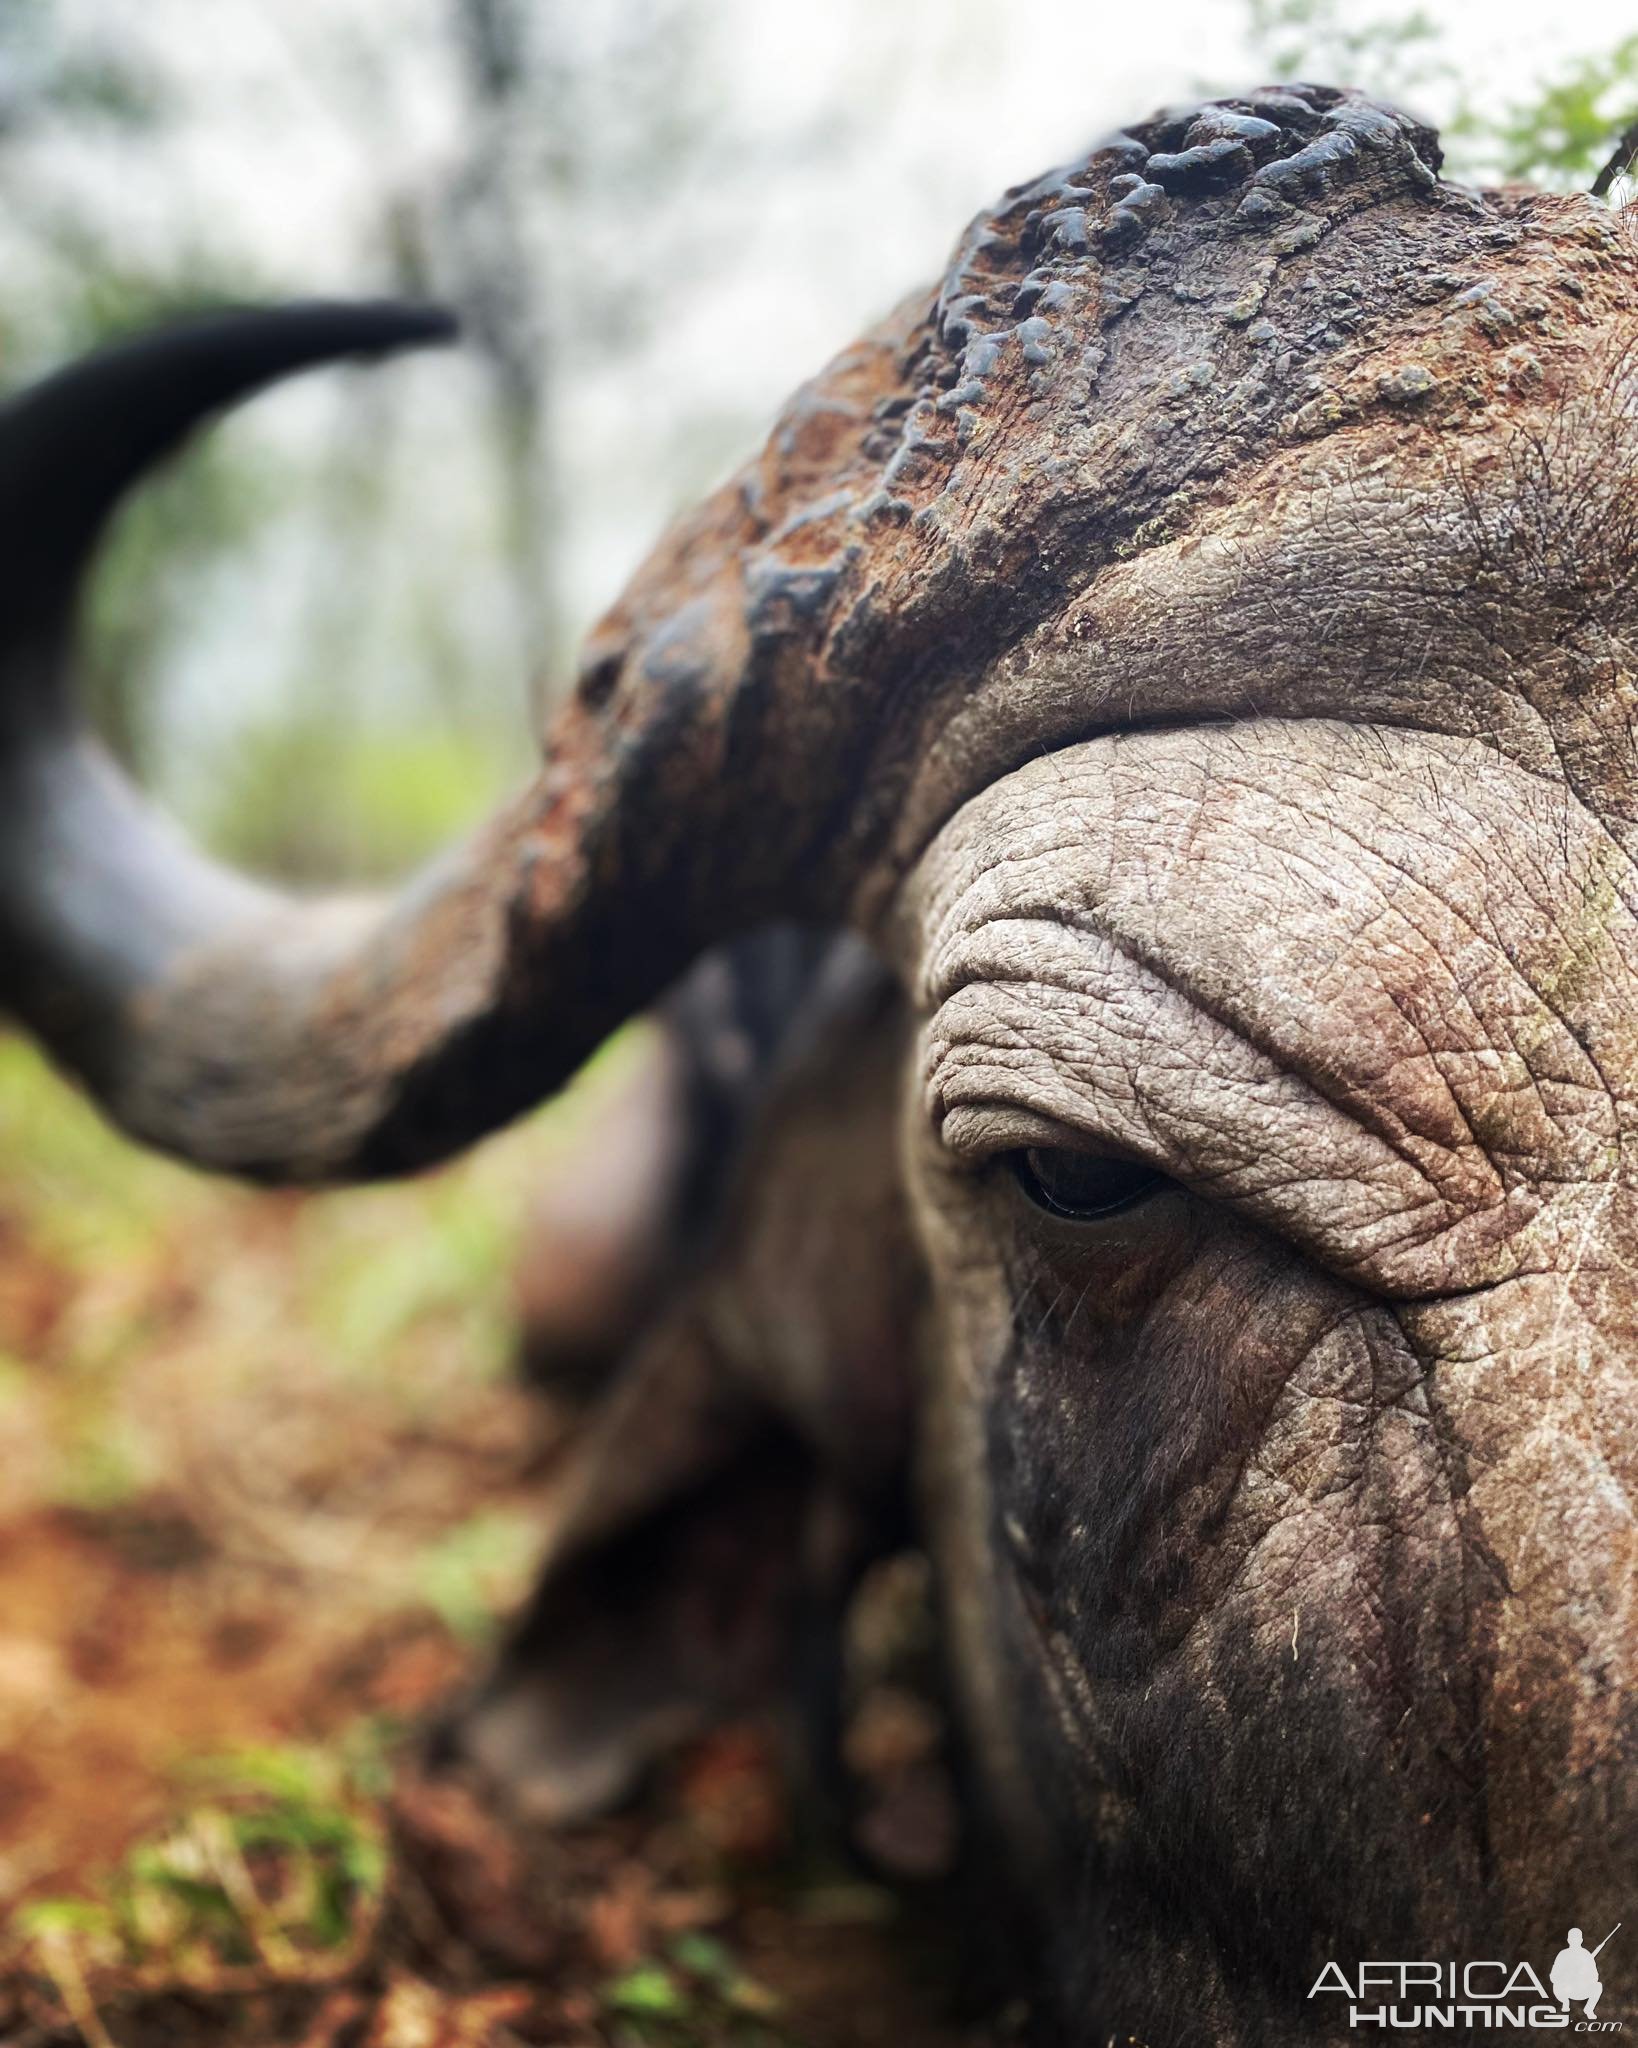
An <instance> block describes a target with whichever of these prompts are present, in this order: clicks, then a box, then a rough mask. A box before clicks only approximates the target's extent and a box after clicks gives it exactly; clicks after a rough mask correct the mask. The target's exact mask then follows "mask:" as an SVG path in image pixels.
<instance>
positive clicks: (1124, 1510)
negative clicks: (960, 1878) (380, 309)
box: [898, 376, 1638, 2040]
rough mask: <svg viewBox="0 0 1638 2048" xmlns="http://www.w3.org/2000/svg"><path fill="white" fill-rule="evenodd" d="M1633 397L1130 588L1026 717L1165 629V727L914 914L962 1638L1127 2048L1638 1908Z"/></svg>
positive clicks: (1117, 586)
mask: <svg viewBox="0 0 1638 2048" xmlns="http://www.w3.org/2000/svg"><path fill="white" fill-rule="evenodd" d="M1597 392H1598V407H1600V408H1603V409H1595V410H1591V411H1589V412H1588V413H1583V414H1581V415H1580V417H1579V419H1578V420H1577V421H1576V422H1575V424H1573V426H1565V427H1564V432H1565V435H1566V439H1567V440H1568V441H1569V442H1570V443H1572V444H1573V445H1575V446H1577V447H1579V448H1582V449H1585V448H1586V447H1587V446H1588V445H1589V444H1590V443H1592V442H1596V441H1601V442H1602V444H1603V445H1604V446H1605V447H1606V449H1607V450H1608V452H1609V457H1610V460H1609V461H1608V463H1607V464H1606V465H1604V466H1603V467H1602V469H1601V471H1600V473H1599V475H1598V477H1597V478H1596V479H1595V480H1593V481H1592V482H1591V483H1590V484H1589V482H1588V479H1587V477H1586V476H1585V474H1584V473H1582V472H1580V471H1579V470H1578V469H1575V468H1572V470H1571V473H1570V474H1569V475H1566V476H1562V477H1561V476H1554V475H1552V474H1551V473H1548V474H1538V473H1536V472H1535V471H1534V470H1533V469H1530V468H1527V467H1525V466H1524V465H1523V464H1522V463H1521V462H1520V461H1518V460H1514V461H1511V462H1501V463H1489V464H1487V463H1486V462H1485V459H1484V458H1485V455H1486V454H1487V452H1488V451H1487V450H1486V449H1484V447H1483V446H1482V445H1468V446H1460V445H1459V446H1457V447H1454V448H1442V449H1438V450H1436V452H1434V453H1433V454H1432V455H1430V456H1422V455H1420V454H1416V455H1412V456H1410V457H1409V459H1404V458H1401V459H1399V460H1390V461H1388V462H1386V463H1384V462H1383V460H1382V455H1381V451H1380V449H1379V448H1374V447H1373V446H1372V444H1371V442H1370V441H1369V439H1366V438H1363V437H1362V439H1361V441H1360V443H1359V444H1358V456H1357V459H1356V460H1354V461H1353V462H1347V461H1339V459H1338V457H1337V455H1336V453H1335V452H1334V451H1333V452H1332V453H1331V454H1330V455H1329V456H1328V458H1327V459H1325V460H1324V461H1321V460H1318V459H1314V458H1310V459H1308V460H1306V461H1299V462H1297V463H1295V464H1286V465H1281V466H1280V467H1279V468H1277V469H1276V471H1275V473H1274V474H1273V475H1271V476H1267V477H1263V478H1254V479H1248V480H1247V484H1246V487H1245V489H1244V491H1243V493H1242V494H1241V495H1240V496H1239V497H1238V498H1237V500H1236V503H1235V504H1234V506H1233V507H1232V508H1230V509H1227V510H1226V511H1225V512H1224V513H1223V514H1222V515H1221V516H1220V517H1218V518H1216V519H1211V518H1208V519H1206V520H1204V521H1202V522H1201V523H1200V524H1199V525H1197V526H1196V527H1194V528H1193V529H1192V530H1191V532H1190V534H1189V536H1188V538H1187V539H1186V540H1184V541H1181V542H1179V543H1176V544H1173V545H1171V546H1169V547H1165V548H1161V549H1159V550H1156V551H1153V552H1152V553H1150V554H1149V555H1147V556H1146V557H1145V558H1144V560H1143V561H1142V563H1141V564H1139V565H1135V566H1132V567H1116V568H1114V569H1112V570H1110V571H1109V572H1108V573H1107V575H1106V578H1105V579H1104V584H1103V587H1100V585H1099V584H1097V583H1094V585H1093V586H1092V589H1091V591H1090V592H1088V593H1087V594H1086V596H1085V597H1084V598H1083V599H1082V600H1081V601H1080V602H1079V603H1078V604H1077V605H1076V606H1075V607H1073V608H1072V609H1071V611H1070V612H1069V613H1068V614H1067V615H1066V616H1065V617H1064V618H1063V619H1061V620H1059V621H1058V622H1056V623H1055V624H1054V625H1053V626H1052V627H1051V628H1050V629H1047V630H1045V631H1043V632H1042V633H1040V634H1039V635H1037V636H1036V639H1035V642H1034V645H1033V647H1032V649H1031V657H1032V659H1031V667H1030V669H1029V671H1028V672H1027V674H1026V675H1024V677H1023V679H1022V680H1020V676H1019V673H1018V671H1017V670H1015V671H1014V672H1013V673H1012V674H1010V675H1008V676H1006V677H999V676H998V677H997V678H996V688H997V693H998V694H999V690H1000V689H1001V688H1003V687H1015V688H1016V687H1022V688H1024V689H1026V690H1027V689H1031V688H1034V689H1036V690H1038V691H1040V692H1042V693H1043V694H1045V693H1046V692H1047V691H1049V690H1051V689H1054V688H1056V687H1059V686H1061V679H1062V677H1063V676H1064V675H1065V674H1066V673H1070V672H1073V670H1074V669H1075V667H1076V665H1077V664H1079V663H1085V664H1086V667H1087V669H1088V670H1089V671H1091V672H1092V674H1093V680H1092V682H1091V684H1090V688H1091V689H1092V690H1093V691H1095V692H1096V693H1097V695H1099V696H1100V697H1106V698H1112V699H1116V700H1119V699H1120V698H1121V697H1122V696H1123V695H1124V693H1125V692H1126V691H1128V690H1136V691H1141V690H1142V689H1143V688H1144V686H1145V684H1146V683H1148V682H1149V680H1150V679H1151V678H1154V677H1156V675H1157V671H1158V670H1159V669H1160V668H1161V666H1162V664H1163V663H1164V661H1165V659H1166V656H1167V654H1168V653H1169V652H1174V653H1175V655H1176V657H1177V660H1176V667H1175V669H1174V670H1173V671H1172V672H1171V674H1170V676H1169V677H1168V678H1166V681H1167V684H1168V696H1167V701H1166V707H1165V720H1164V723H1163V724H1161V725H1159V726H1158V727H1157V729H1154V730H1146V731H1135V732H1133V731H1128V732H1119V731H1116V732H1112V733H1107V734H1105V735H1104V736H1102V737H1095V738H1089V739H1086V740H1085V741H1083V742H1081V743H1078V744H1068V745H1063V746H1057V747H1054V748H1053V749H1052V750H1051V751H1049V752H1047V753H1045V754H1044V755H1043V756H1042V757H1041V758H1039V759H1037V760H1034V761H1031V762H1029V763H1028V764H1027V765H1025V766H1023V767H1019V768H1017V769H1014V770H1012V771H1011V772H1010V773H1005V774H1002V775H1001V776H999V777H998V778H997V779H996V780H995V781H993V782H992V783H990V784H989V785H988V786H987V787H986V788H984V789H983V790H982V791H981V792H980V793H979V794H977V795H976V796H974V797H972V798H971V799H970V800H969V801H968V802H967V803H966V804H965V805H964V806H963V807H962V808H960V809H959V810H958V811H957V812H956V814H955V815H954V816H953V817H952V818H951V820H950V821H949V823H948V824H947V825H945V827H944V828H943V830H942V831H941V832H940V833H939V834H938V836H937V837H936V838H935V839H934V841H933V842H932V844H931V846H930V847H929V849H928V851H927V852H926V854H925V855H924V856H923V858H922V859H921V861H920V863H919V866H918V867H917V869H916V872H915V874H914V876H913V878H912V880H911V882H910V884H909V885H908V887H907V890H906V893H905V899H904V902H903V904H902V905H901V909H900V922H899V928H898V945H899V949H900V954H901V957H902V958H903V960H904V961H905V963H906V972H907V977H908V978H909V979H910V980H911V982H912V985H913V986H914V988H915V990H916V995H917V1009H918V1012H919V1016H920V1049H919V1054H918V1057H917V1061H916V1067H915V1071H914V1074H913V1079H912V1085H911V1087H910V1089H909V1091H908V1100H907V1105H906V1122H907V1143H908V1150H909V1158H910V1169H909V1170H910V1173H911V1177H912V1182H913V1187H914V1192H915V1198H916V1204H917V1208H918V1211H919V1214H920V1216H921V1219H922V1224H921V1229H922V1238H923V1242H924V1244H925V1246H926V1252H927V1257H928V1260H929V1263H930V1266H931V1270H932V1275H933V1282H932V1284H933V1292H934V1296H935V1299H936V1300H937V1302H938V1303H939V1306H940V1326H939V1340H938V1344H937V1347H936V1354H937V1381H938V1388H939V1392H938V1396H937V1407H938V1415H939V1425H938V1426H939V1431H940V1437H941V1451H940V1455H939V1459H938V1465H937V1475H936V1483H935V1488H934V1495H935V1514H936V1519H937V1522H938V1525H939V1526H940V1528H941V1529H942V1531H943V1540H944V1543H945V1545H946V1549H947V1552H948V1554H949V1556H950V1558H951V1560H952V1562H951V1566H950V1568H949V1570H948V1571H947V1580H948V1582H949V1583H950V1584H951V1586H952V1587H953V1588H954V1589H955V1590H954V1593H953V1597H952V1609H953V1613H954V1618H955V1626H956V1628H957V1631H958V1640H959V1642H960V1646H961V1647H960V1651H959V1655H958V1663H959V1665H960V1667H961V1668H962V1669H963V1670H965V1671H966V1672H967V1673H969V1674H977V1680H976V1682H972V1683H970V1684H969V1707H970V1713H971V1717H972V1719H973V1721H974V1723H975V1725H976V1726H977V1727H978V1728H979V1729H980V1731H981V1742H982V1746H983V1748H984V1751H985V1754H986V1756H987V1758H988V1760H989V1763H990V1767H991V1771H992V1774H993V1777H994V1781H995V1783H996V1784H997V1786H998V1788H999V1792H998V1796H999V1801H1000V1804H1001V1806H1002V1808H1003V1810H1004V1811H1005V1812H1006V1813H1007V1814H1008V1815H1009V1816H1010V1818H1011V1820H1012V1823H1013V1834H1014V1839H1015V1840H1016V1842H1017V1844H1018V1847H1019V1850H1020V1853H1021V1855H1022V1857H1023V1859H1024V1862H1025V1865H1026V1867H1027V1868H1028V1869H1029V1870H1030V1872H1031V1875H1032V1884H1033V1889H1034V1891H1035V1893H1036V1895H1037V1896H1038V1897H1040V1898H1041V1899H1043V1900H1046V1901H1048V1902H1049V1908H1048V1914H1047V1918H1048V1921H1049V1923H1050V1924H1049V1934H1050V1937H1051V1939H1052V1940H1053V1942H1054V1943H1055V1950H1056V1958H1057V1962H1056V1969H1055V1977H1056V1981H1057V1982H1058V1983H1059V1984H1060V1985H1061V1986H1063V1987H1064V1992H1065V1997H1066V2000H1067V2010H1068V2012H1069V2013H1070V2014H1071V2015H1073V2016H1074V2024H1075V2026H1076V2027H1078V2028H1084V2029H1085V2031H1086V2033H1087V2036H1088V2038H1096V2039H1101V2038H1102V2037H1103V2030H1104V2023H1105V2021H1107V2022H1108V2024H1109V2026H1111V2027H1114V2026H1117V2025H1118V2026H1119V2027H1120V2029H1121V2030H1122V2031H1124V2030H1125V2029H1126V2028H1127V2027H1129V2026H1130V2027H1132V2028H1134V2029H1135V2030H1136V2031H1137V2032H1138V2033H1139V2035H1140V2037H1141V2038H1143V2039H1147V2040H1173V2039H1176V2040H1184V2039H1217V2038H1225V2039H1234V2040H1239V2039H1264V2038H1271V2037H1277V2038H1285V2037H1286V2030H1287V2029H1289V2034H1290V2038H1292V2039H1313V2038H1317V2037H1320V2036H1321V2035H1322V2034H1323V2024H1322V2023H1323V2022H1325V2021H1327V2020H1331V2019H1334V2018H1336V2013H1335V2010H1334V2002H1333V2010H1332V2011H1330V2012H1327V2010H1326V2009H1325V2008H1324V2006H1323V2005H1322V2006H1321V2007H1320V2008H1319V2009H1318V2010H1316V2009H1315V2008H1314V2007H1313V2006H1312V2005H1309V2004H1307V2002H1306V1993H1307V1992H1308V1990H1309V1988H1310V1987H1311V1986H1312V1985H1313V1984H1314V1982H1315V1980H1316V1978H1317V1977H1318V1976H1319V1974H1320V1972H1321V1971H1322V1969H1323V1968H1324V1965H1325V1963H1326V1962H1327V1960H1329V1959H1333V1958H1340V1959H1342V1961H1343V1964H1344V1966H1345V1967H1346V1968H1350V1969H1351V1967H1352V1965H1353V1964H1354V1963H1355V1962H1356V1961H1358V1960H1360V1959H1363V1958H1367V1957H1385V1956H1395V1957H1402V1956H1413V1957H1423V1956H1430V1957H1448V1958H1452V1959H1459V1958H1463V1957H1469V1956H1493V1955H1513V1956H1526V1957H1528V1956H1536V1957H1538V1958H1539V1957H1540V1955H1541V1952H1542V1951H1543V1950H1544V1949H1545V1948H1546V1946H1547V1944H1548V1943H1549V1942H1556V1940H1557V1939H1558V1937H1559V1936H1560V1934H1561V1930H1562V1929H1563V1928H1564V1927H1565V1926H1568V1925H1570V1924H1572V1923H1584V1924H1590V1923H1592V1922H1598V1923H1599V1925H1600V1926H1601V1927H1604V1926H1610V1925H1613V1924H1614V1923H1615V1922H1616V1921H1617V1920H1619V1919H1620V1918H1621V1917H1622V1916H1623V1913H1624V1912H1625V1911H1626V1910H1627V1907H1628V1904H1629V1901H1630V1886H1631V1881H1632V1878H1633V1876H1634V1873H1635V1871H1638V1776H1635V1766H1638V1707H1635V1704H1634V1692H1633V1680H1634V1676H1635V1672H1638V1614H1635V1584H1638V1579H1635V1571H1634V1566H1635V1562H1638V1543H1635V1529H1634V1517H1633V1496H1634V1487H1635V1484H1638V1399H1635V1395H1638V1275H1635V1272H1634V1268H1633V1248H1634V1245H1635V1244H1638V1177H1635V1174H1638V1157H1635V1151H1634V1146H1635V1141H1638V869H1635V867H1634V861H1633V850H1634V836H1633V831H1632V826H1631V823H1630V819H1631V815H1632V810H1631V806H1632V799H1633V796H1634V792H1635V790H1638V781H1635V771H1638V755H1635V754H1634V752H1633V746H1632V733H1631V728H1630V723H1629V721H1630V719H1631V713H1632V705H1633V694H1632V683H1631V679H1630V675H1629V673H1628V671H1627V668H1626V665H1625V662H1626V659H1627V658H1628V657H1625V656H1624V654H1623V648H1624V646H1625V644H1626V642H1625V639H1624V634H1625V631H1626V628H1627V624H1628V621H1629V617H1630V613H1629V610H1628V606H1629V604H1630V599H1629V597H1628V593H1627V587H1626V585H1627V579H1628V577H1629V576H1630V573H1631V570H1630V563H1629V561H1628V560H1627V558H1625V557H1624V556H1623V557H1622V558H1621V559H1620V560H1616V559H1613V558H1612V557H1611V556H1610V554H1609V552H1608V547H1607V541H1608V536H1609V534H1610V533H1611V532H1612V531H1615V530H1617V529H1618V528H1619V527H1620V525H1621V522H1622V520H1623V518H1624V516H1625V515H1624V512H1623V508H1624V506H1626V505H1627V504H1628V503H1630V488H1631V487H1630V485H1629V482H1628V478H1629V477H1630V476H1631V474H1632V460H1631V454H1630V451H1629V450H1628V449H1627V447H1626V446H1625V438H1626V433H1627V427H1628V413H1627V400H1628V391H1627V386H1626V383H1625V381H1624V379H1623V378H1622V377H1620V376H1616V377H1614V378H1601V379H1600V381H1599V383H1598V386H1597ZM1560 404H1561V407H1562V411H1561V414H1560V421H1561V423H1562V422H1563V421H1564V420H1565V419H1566V417H1567V416H1568V415H1570V414H1572V413H1575V412H1578V411H1579V407H1580V401H1579V399H1578V398H1576V397H1575V396H1574V395H1572V396H1570V397H1567V398H1565V399H1563V400H1561V401H1560ZM1542 525H1548V526H1553V527H1556V528H1558V529H1560V530H1561V532H1562V537H1563V540H1562V545H1563V552H1562V555H1557V554H1555V555H1554V556H1552V557H1551V558H1544V555H1543V551H1542V550H1541V547H1540V544H1539V541H1538V540H1537V539H1536V538H1535V535H1536V532H1537V530H1538V528H1539V527H1540V526H1542ZM1502 533H1508V534H1511V535H1513V537H1514V541H1515V545H1514V547H1513V549H1512V553H1511V559H1510V563H1509V570H1510V573H1509V576H1508V578H1507V580H1506V581H1505V582H1502V581H1499V580H1498V581H1497V582H1496V583H1495V584H1494V585H1493V588H1494V591H1495V595H1494V599H1493V601H1492V602H1491V604H1490V605H1489V606H1487V607H1486V610H1485V613H1484V615H1483V616H1482V617H1481V618H1479V619H1475V617H1474V616H1473V613H1474V611H1475V610H1476V609H1478V607H1477V605H1476V604H1475V603H1474V601H1473V593H1475V592H1476V591H1479V590H1482V589H1484V588H1485V581H1484V579H1485V577H1486V575H1487V573H1488V572H1489V570H1490V566H1491V563H1492V561H1493V558H1494V556H1495V554H1496V551H1497V545H1498V542H1497V537H1498V535H1499V534H1502ZM1578 536H1579V537H1578ZM1572 565H1573V568H1574V574H1575V578H1576V584H1575V586H1574V587H1571V588H1566V587H1565V584H1566V582H1567V581H1568V580H1569V579H1568V574H1567V571H1568V570H1569V569H1570V567H1571V566H1572ZM1464 597H1465V598H1466V599H1467V602H1466V603H1464ZM1344 603H1345V604H1346V616H1345V623H1342V624H1339V625H1337V626H1333V627H1332V629H1331V630H1330V631H1329V632H1327V631H1326V630H1325V628H1326V622H1327V617H1328V616H1329V617H1330V618H1332V619H1335V618H1337V616H1338V612H1339V611H1340V610H1341V608H1342V606H1343V604H1344ZM1157 615H1158V616H1163V617H1165V618H1167V619H1169V620H1171V621H1173V622H1174V624H1173V625H1172V628H1171V630H1172V632H1173V634H1174V635H1175V636H1176V638H1177V642H1178V644H1176V645H1175V647H1174V648H1172V649H1168V648H1167V647H1166V646H1165V645H1164V644H1162V645H1161V646H1160V647H1159V648H1158V649H1157V647H1156V645H1155V640H1154V636H1153V633H1152V630H1151V625H1152V621H1153V620H1154V619H1155V618H1156V617H1157ZM1305 621H1306V622H1307V623H1308V631H1307V632H1305V630H1304V622H1305ZM1089 622H1095V630H1094V631H1091V632H1089V631H1088V624H1089ZM1184 636H1187V637H1188V640H1189V643H1190V644H1189V645H1188V647H1187V650H1186V651H1185V649H1184V647H1183V645H1182V644H1181V642H1182V639H1183V637H1184ZM1134 678H1135V681H1134V680H1131V679H1134ZM982 694H983V693H982V691H981V692H980V693H979V695H980V697H981V696H982ZM1537 1967H1538V1968H1540V1967H1542V1965H1541V1963H1540V1961H1539V1960H1538V1964H1537Z"/></svg>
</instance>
